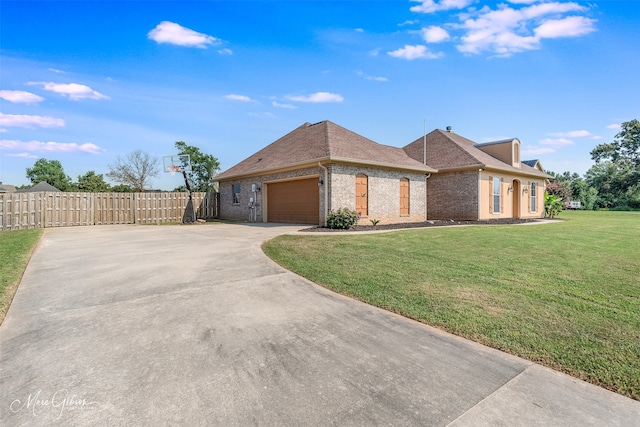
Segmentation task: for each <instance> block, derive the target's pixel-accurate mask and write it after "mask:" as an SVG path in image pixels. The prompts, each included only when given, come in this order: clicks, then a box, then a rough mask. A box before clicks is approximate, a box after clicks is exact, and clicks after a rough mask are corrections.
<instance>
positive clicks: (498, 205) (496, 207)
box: [493, 176, 502, 214]
mask: <svg viewBox="0 0 640 427" xmlns="http://www.w3.org/2000/svg"><path fill="white" fill-rule="evenodd" d="M501 183H502V179H501V178H499V177H497V176H494V177H493V213H494V214H499V213H500V212H501V211H502V200H501V199H502V194H501V187H502V185H500V184H501Z"/></svg>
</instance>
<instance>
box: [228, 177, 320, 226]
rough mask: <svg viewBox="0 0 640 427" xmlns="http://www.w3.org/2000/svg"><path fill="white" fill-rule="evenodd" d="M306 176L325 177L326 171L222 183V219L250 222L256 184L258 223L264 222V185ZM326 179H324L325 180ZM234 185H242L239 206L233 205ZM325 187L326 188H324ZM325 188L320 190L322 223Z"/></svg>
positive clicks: (242, 179)
mask: <svg viewBox="0 0 640 427" xmlns="http://www.w3.org/2000/svg"><path fill="white" fill-rule="evenodd" d="M304 176H309V177H311V176H315V177H324V171H323V170H322V169H320V168H319V167H311V168H305V169H298V170H294V171H287V172H280V173H273V174H268V175H263V176H258V177H252V178H241V179H237V180H233V181H224V182H221V183H220V190H219V191H220V218H221V219H226V220H231V221H249V212H250V210H249V199H250V197H254V194H253V193H252V192H251V185H252V184H256V185H258V187H260V191H259V192H258V193H256V195H255V207H256V210H257V212H256V216H257V222H263V221H264V214H265V212H264V205H265V204H264V200H263V196H265V195H264V193H263V191H262V190H263V188H264V183H265V182H266V183H269V182H270V181H271V182H273V181H284V180H288V179H293V178H297V177H304ZM323 179H324V178H323ZM233 184H240V200H239V203H238V204H233V192H232V188H233V187H232V186H233ZM323 187H325V186H323ZM323 187H321V188H320V221H321V222H322V221H324V218H323V216H322V212H323V210H324V206H323V205H324V196H323V193H322V191H323V190H324V189H323Z"/></svg>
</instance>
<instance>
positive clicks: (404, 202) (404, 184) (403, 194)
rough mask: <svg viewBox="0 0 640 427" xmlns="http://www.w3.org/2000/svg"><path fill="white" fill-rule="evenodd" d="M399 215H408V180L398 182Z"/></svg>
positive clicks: (403, 179)
mask: <svg viewBox="0 0 640 427" xmlns="http://www.w3.org/2000/svg"><path fill="white" fill-rule="evenodd" d="M400 215H409V180H408V179H407V178H402V179H401V180H400Z"/></svg>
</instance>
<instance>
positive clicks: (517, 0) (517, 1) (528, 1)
mask: <svg viewBox="0 0 640 427" xmlns="http://www.w3.org/2000/svg"><path fill="white" fill-rule="evenodd" d="M507 1H508V2H509V3H513V4H531V3H537V2H539V1H541V0H507Z"/></svg>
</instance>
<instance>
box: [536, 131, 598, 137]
mask: <svg viewBox="0 0 640 427" xmlns="http://www.w3.org/2000/svg"><path fill="white" fill-rule="evenodd" d="M549 136H553V137H556V138H592V139H600V137H599V136H598V135H594V134H592V133H591V132H589V131H586V130H572V131H570V132H552V133H549Z"/></svg>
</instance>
